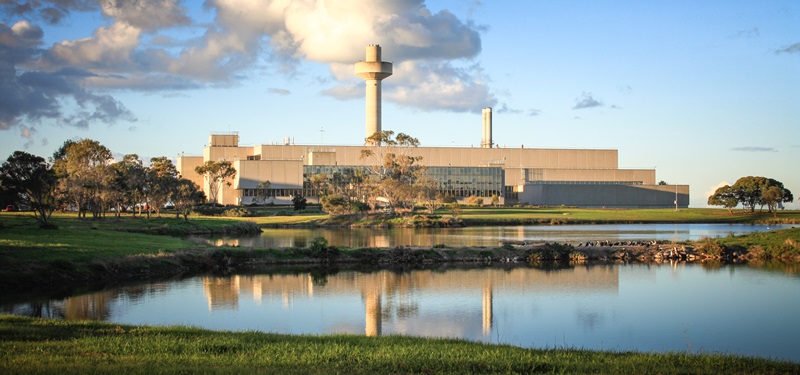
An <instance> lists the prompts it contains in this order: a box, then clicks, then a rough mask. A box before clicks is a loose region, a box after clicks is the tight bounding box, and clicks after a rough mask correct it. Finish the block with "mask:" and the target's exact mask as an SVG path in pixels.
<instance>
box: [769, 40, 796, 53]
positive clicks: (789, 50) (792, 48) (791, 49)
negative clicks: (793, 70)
mask: <svg viewBox="0 0 800 375" xmlns="http://www.w3.org/2000/svg"><path fill="white" fill-rule="evenodd" d="M782 53H800V42H797V43H795V44H792V45H790V46H788V47H785V48H781V49H779V50H777V51H775V54H776V55H780V54H782Z"/></svg>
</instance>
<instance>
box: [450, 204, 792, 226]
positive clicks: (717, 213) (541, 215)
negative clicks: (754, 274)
mask: <svg viewBox="0 0 800 375" xmlns="http://www.w3.org/2000/svg"><path fill="white" fill-rule="evenodd" d="M448 211H449V210H447V209H443V210H440V212H442V213H445V214H447V213H449V212H448ZM459 217H460V218H461V219H462V220H463V221H464V222H465V223H467V224H468V225H470V224H472V225H477V224H490V223H492V222H513V221H520V222H531V223H542V224H572V223H581V224H602V223H759V222H767V223H770V222H775V223H800V211H781V212H778V213H777V216H774V215H773V214H771V213H768V212H758V211H756V212H755V213H752V214H751V213H746V212H742V211H741V210H736V211H734V213H733V214H730V213H728V211H727V210H724V209H715V208H685V209H680V210H678V211H675V209H587V208H512V207H501V208H491V207H481V208H477V207H466V208H461V213H460V215H459Z"/></svg>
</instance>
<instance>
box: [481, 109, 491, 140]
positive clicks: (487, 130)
mask: <svg viewBox="0 0 800 375" xmlns="http://www.w3.org/2000/svg"><path fill="white" fill-rule="evenodd" d="M482 113H483V137H482V138H481V147H483V148H492V146H493V144H492V107H486V108H484V109H483V112H482Z"/></svg>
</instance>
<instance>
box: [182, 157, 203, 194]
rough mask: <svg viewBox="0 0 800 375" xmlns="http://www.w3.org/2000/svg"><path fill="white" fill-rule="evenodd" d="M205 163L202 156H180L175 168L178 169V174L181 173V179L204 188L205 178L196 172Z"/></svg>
mask: <svg viewBox="0 0 800 375" xmlns="http://www.w3.org/2000/svg"><path fill="white" fill-rule="evenodd" d="M203 163H205V160H204V158H203V157H202V156H178V161H177V163H176V165H175V168H176V169H178V173H180V175H181V177H183V178H185V179H187V180H190V181H192V182H194V183H195V184H197V186H199V187H200V188H203V185H204V183H205V182H204V181H203V176H202V175H201V174H199V173H197V172H195V171H194V169H195V168H197V167H199V166H201V165H203Z"/></svg>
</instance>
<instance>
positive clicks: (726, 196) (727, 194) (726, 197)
mask: <svg viewBox="0 0 800 375" xmlns="http://www.w3.org/2000/svg"><path fill="white" fill-rule="evenodd" d="M738 204H739V199H738V198H737V197H736V194H735V193H734V191H733V188H732V187H731V186H730V185H725V186H721V187H719V188H717V190H716V191H715V192H714V194H713V195H711V196H710V197H708V205H709V206H723V207H725V208H727V209H728V213H730V214H731V215H733V208H734V207H736V206H737V205H738Z"/></svg>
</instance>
